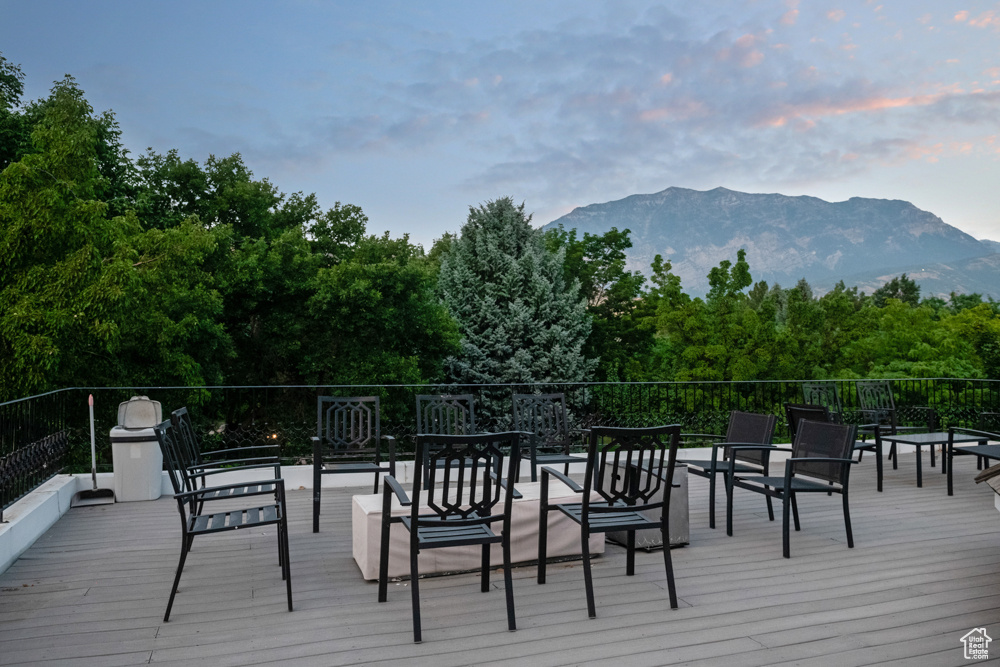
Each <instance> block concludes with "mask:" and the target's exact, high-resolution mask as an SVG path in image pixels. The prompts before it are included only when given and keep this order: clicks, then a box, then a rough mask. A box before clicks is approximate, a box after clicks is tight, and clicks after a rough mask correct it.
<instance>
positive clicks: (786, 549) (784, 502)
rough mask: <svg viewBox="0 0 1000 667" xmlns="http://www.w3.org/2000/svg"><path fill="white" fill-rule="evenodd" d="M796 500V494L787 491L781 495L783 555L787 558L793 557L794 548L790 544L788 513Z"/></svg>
mask: <svg viewBox="0 0 1000 667" xmlns="http://www.w3.org/2000/svg"><path fill="white" fill-rule="evenodd" d="M794 502H795V496H793V495H792V494H790V493H788V492H785V493H784V494H782V496H781V555H782V556H784V557H785V558H791V557H792V550H791V547H790V545H789V542H790V541H791V535H789V530H788V518H789V517H788V513H789V509H790V507H789V506H790V505H791V504H792V503H794Z"/></svg>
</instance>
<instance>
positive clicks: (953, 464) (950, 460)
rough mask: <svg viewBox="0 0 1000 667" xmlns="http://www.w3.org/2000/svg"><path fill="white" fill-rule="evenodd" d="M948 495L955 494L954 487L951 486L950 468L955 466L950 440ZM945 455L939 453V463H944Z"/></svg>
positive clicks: (953, 451) (953, 450)
mask: <svg viewBox="0 0 1000 667" xmlns="http://www.w3.org/2000/svg"><path fill="white" fill-rule="evenodd" d="M947 446H948V456H947V459H948V466H947V467H948V495H949V496H953V495H955V492H954V489H953V488H952V470H953V469H954V468H955V449H954V447H953V445H952V443H951V442H949V443H948V445H947ZM945 458H946V457H945V456H944V455H943V454H942V455H941V465H944V460H945Z"/></svg>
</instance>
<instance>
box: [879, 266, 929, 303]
mask: <svg viewBox="0 0 1000 667" xmlns="http://www.w3.org/2000/svg"><path fill="white" fill-rule="evenodd" d="M889 299H897V300H899V301H902V302H903V303H906V304H909V305H911V306H916V305H917V304H918V303H919V302H920V285H918V284H917V283H916V282H914V281H913V280H912V279H910V278H907V277H906V274H905V273H904V274H902V275H901V276H897V277H895V278H893V279H892V280H890V281H889V282H887V283H886V284H885V285H882V286H881V287H879V288H878V289H877V290H875V291H874V292H872V301H873V302H874V303H875V306H876V307H877V308H882V307H883V306H885V305H886V302H887V301H888V300H889Z"/></svg>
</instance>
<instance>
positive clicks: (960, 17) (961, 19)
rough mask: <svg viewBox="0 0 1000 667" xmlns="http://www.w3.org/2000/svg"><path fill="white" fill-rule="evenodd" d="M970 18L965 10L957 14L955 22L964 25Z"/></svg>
mask: <svg viewBox="0 0 1000 667" xmlns="http://www.w3.org/2000/svg"><path fill="white" fill-rule="evenodd" d="M968 18H969V12H967V11H966V10H964V9H963V10H962V11H960V12H958V13H957V14H955V20H956V21H958V22H959V23H964V22H965V21H967V20H968Z"/></svg>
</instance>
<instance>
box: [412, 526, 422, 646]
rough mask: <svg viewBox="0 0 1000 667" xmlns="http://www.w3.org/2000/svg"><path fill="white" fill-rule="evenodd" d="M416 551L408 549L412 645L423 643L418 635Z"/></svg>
mask: <svg viewBox="0 0 1000 667" xmlns="http://www.w3.org/2000/svg"><path fill="white" fill-rule="evenodd" d="M417 555H418V554H417V550H416V549H414V548H413V546H412V545H411V547H410V593H411V595H412V596H413V643H414V644H419V643H420V642H421V641H423V639H422V637H421V634H420V590H419V582H420V573H419V572H418V569H417Z"/></svg>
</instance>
